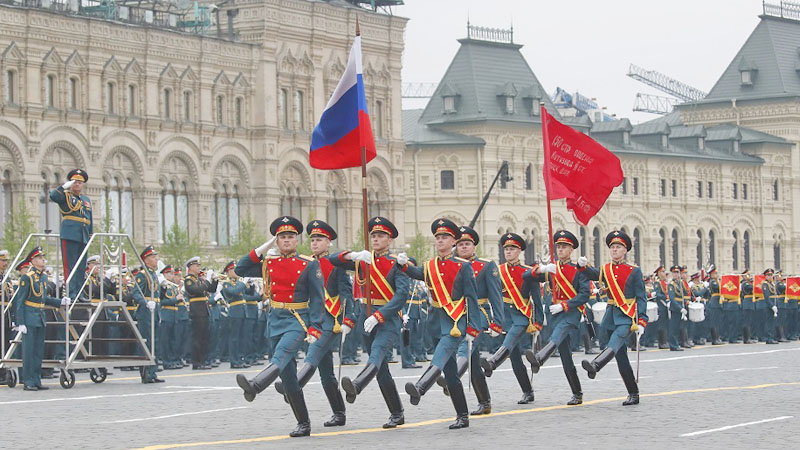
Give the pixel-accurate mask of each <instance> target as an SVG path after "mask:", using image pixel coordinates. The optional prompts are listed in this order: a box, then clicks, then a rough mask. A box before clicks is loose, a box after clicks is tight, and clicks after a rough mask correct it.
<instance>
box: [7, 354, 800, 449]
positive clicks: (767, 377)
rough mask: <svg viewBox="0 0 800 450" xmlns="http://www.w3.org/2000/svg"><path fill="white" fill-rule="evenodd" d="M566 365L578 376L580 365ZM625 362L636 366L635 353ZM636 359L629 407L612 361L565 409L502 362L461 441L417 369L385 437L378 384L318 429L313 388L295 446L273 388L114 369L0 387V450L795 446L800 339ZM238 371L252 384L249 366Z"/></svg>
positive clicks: (557, 373) (227, 375)
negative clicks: (146, 379)
mask: <svg viewBox="0 0 800 450" xmlns="http://www.w3.org/2000/svg"><path fill="white" fill-rule="evenodd" d="M573 357H574V359H575V361H576V364H577V365H578V367H580V365H579V364H580V361H581V360H582V359H583V358H584V355H583V354H581V353H575V354H574V355H573ZM631 359H632V360H633V361H635V355H631ZM641 360H642V361H641V369H640V370H641V372H640V374H641V380H640V391H641V393H642V402H641V404H640V405H638V406H632V407H622V406H621V402H622V400H623V399H624V396H625V395H626V392H625V387H624V386H623V384H622V381H621V380H620V377H619V374H618V373H617V371H616V366H615V365H614V363H613V362H612V363H611V364H609V366H607V367H606V368H605V369H604V370H603V371H602V372H601V373H600V374H599V375H598V378H597V379H596V380H589V379H588V378H587V377H586V375H585V372H584V371H583V370H582V369H580V368H579V374H580V377H581V382H582V383H583V391H584V400H585V402H584V404H583V405H581V406H575V407H567V406H564V403H565V402H566V401H567V400H568V399H569V397H570V392H569V387H568V385H567V381H566V379H565V377H564V375H563V372H562V371H561V369H560V365H559V364H560V361H559V360H558V358H553V359H551V360H550V361H548V363H547V364H546V365H545V367H544V368H543V369H542V371H541V372H540V373H539V374H538V375H536V379H535V382H534V385H535V387H536V402H535V403H534V404H532V405H517V403H516V401H517V400H518V399H519V397H520V394H521V392H520V389H519V387H518V386H517V383H516V380H515V378H514V376H513V374H512V373H511V370H510V369H511V366H510V363H506V364H504V365H503V366H502V367H501V368H500V370H498V371H497V372H495V374H494V375H493V376H492V378H490V379H489V387H490V389H491V392H492V399H493V411H494V413H493V414H492V415H490V416H483V417H479V418H476V417H473V418H472V420H471V424H470V427H469V428H468V429H464V430H459V431H451V430H448V429H447V426H448V425H449V423H451V422H452V420H453V417H454V412H453V407H452V404H451V402H450V400H449V398H448V397H445V396H444V395H442V393H441V390H440V389H439V388H438V387H436V386H434V388H433V389H432V390H431V391H430V392H429V393H428V394H427V395H426V396H424V397H423V399H422V402H421V403H420V405H419V406H411V405H410V404H409V402H408V396H407V395H405V394H404V389H403V386H404V385H405V383H406V382H409V381H415V380H416V379H417V377H419V375H420V374H421V373H422V371H423V370H424V369H401V368H400V365H399V364H392V365H391V366H390V367H391V371H392V374H393V375H394V376H395V380H396V382H397V384H398V390H399V391H400V392H401V397H402V398H403V402H404V404H405V417H406V425H405V426H404V427H401V428H399V429H395V430H388V431H387V430H383V429H382V428H381V427H380V426H381V424H383V423H384V422H385V420H386V419H387V418H388V415H389V413H388V411H387V409H386V406H385V404H384V403H383V399H382V396H381V394H380V390H379V389H378V386H377V383H375V382H373V383H372V384H371V385H370V386H369V387H367V389H366V390H365V392H364V393H363V394H362V395H361V396H359V398H358V400H357V401H356V403H355V404H353V405H349V404H348V411H347V413H348V417H347V426H345V427H340V428H334V429H331V428H324V427H323V426H322V422H324V421H325V420H327V419H328V418H329V416H330V408H329V407H328V404H327V401H326V399H325V395H324V393H323V391H322V389H321V387H320V385H319V382H318V380H317V379H316V378H315V379H314V380H313V381H312V382H311V383H309V385H308V386H307V387H306V389H305V393H306V394H305V396H306V402H307V404H308V407H309V410H310V413H311V421H312V437H310V438H300V439H290V438H288V436H287V434H288V432H289V431H291V430H292V429H294V426H295V420H294V417H293V416H292V413H291V410H290V408H289V406H288V405H287V404H285V403H284V402H283V400H282V399H281V398H280V396H279V395H278V394H277V393H276V392H275V390H274V389H273V388H272V387H270V388H269V389H268V390H267V391H265V392H264V393H263V394H262V395H260V396H259V397H258V398H257V399H256V401H255V402H253V403H247V402H245V401H244V400H243V398H242V395H241V391H240V390H239V389H238V388H237V387H236V383H235V380H234V374H235V373H237V372H239V371H233V370H230V369H227V368H226V365H223V366H221V367H219V368H217V369H215V370H212V371H203V372H198V371H194V372H193V371H191V370H187V369H183V370H178V371H164V372H161V373H160V374H159V375H160V376H161V377H162V378H164V379H165V380H166V383H163V384H149V385H143V384H141V383H139V381H138V376H136V372H123V371H120V370H117V369H114V370H113V372H114V373H113V375H111V376H109V378H108V380H106V381H105V382H104V383H102V384H94V383H92V382H91V381H90V380H89V377H88V375H87V374H77V377H78V381H77V383H76V385H75V387H73V388H72V389H69V390H65V389H62V388H61V387H60V386H59V385H58V381H57V380H56V379H51V380H45V384H46V385H48V386H50V387H51V389H50V390H48V391H46V392H23V391H22V389H21V387H20V386H18V387H16V388H14V389H8V388H5V387H2V388H0V414H2V417H3V427H2V434H3V436H2V440H0V448H51V449H79V448H80V449H132V448H141V447H146V448H153V449H158V448H181V447H194V448H216V449H228V448H233V449H246V448H269V447H278V446H280V447H282V448H308V449H319V448H321V447H328V448H340V447H344V446H348V447H351V448H366V447H367V446H377V445H380V447H381V448H382V449H388V448H444V447H454V446H465V447H469V448H478V447H486V446H489V445H496V444H502V445H504V446H506V445H511V446H522V445H525V446H531V445H537V446H539V445H555V446H558V447H560V448H564V447H566V446H586V448H592V449H596V448H621V447H623V446H627V447H631V448H643V447H647V448H648V449H652V448H669V447H674V446H676V445H677V446H681V447H702V448H723V447H724V448H768V447H772V448H786V446H787V443H790V442H794V443H795V446H796V445H797V443H798V440H797V439H798V438H797V434H796V431H795V430H796V429H797V428H798V426H800V407H798V405H800V370H799V369H800V343H798V342H792V343H784V344H781V345H764V344H751V345H741V344H739V345H725V346H718V347H712V346H710V345H706V346H703V347H696V348H695V349H692V350H688V351H685V352H682V353H675V352H669V351H653V350H649V351H646V352H642V354H641ZM633 361H632V362H633ZM634 364H635V363H634ZM359 370H360V367H359V366H345V367H344V368H343V371H342V373H343V375H349V376H355V374H356V373H358V371H359ZM245 372H246V373H248V374H249V375H252V374H254V373H256V372H257V370H256V369H255V368H251V369H247V370H246V371H245ZM464 382H465V383H466V382H467V379H466V377H465V378H464ZM467 398H468V401H469V403H470V407H472V406H474V405H475V399H474V394H473V393H471V392H467ZM734 425H740V426H737V427H731V426H734ZM724 427H729V428H724ZM623 428H624V429H625V431H622V429H623ZM683 435H686V436H683ZM790 447H791V445H790ZM512 448H514V447H512Z"/></svg>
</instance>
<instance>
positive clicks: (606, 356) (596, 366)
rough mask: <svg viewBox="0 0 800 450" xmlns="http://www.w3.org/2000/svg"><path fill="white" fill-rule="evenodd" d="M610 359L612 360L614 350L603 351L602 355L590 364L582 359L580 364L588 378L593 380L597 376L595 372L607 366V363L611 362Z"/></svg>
mask: <svg viewBox="0 0 800 450" xmlns="http://www.w3.org/2000/svg"><path fill="white" fill-rule="evenodd" d="M612 358H614V350H611V349H610V348H606V349H605V350H603V352H602V353H600V354H599V355H597V356H596V357H595V358H594V359H593V360H592V361H591V362H589V361H588V360H586V359H584V360H583V361H582V362H581V366H582V367H583V368H584V369H586V371H587V372H588V373H589V378H591V379H592V380H594V377H596V376H597V372H599V371H600V369H602V368H603V367H605V365H606V364H608V362H609V361H611V359H612Z"/></svg>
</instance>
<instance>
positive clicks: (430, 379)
mask: <svg viewBox="0 0 800 450" xmlns="http://www.w3.org/2000/svg"><path fill="white" fill-rule="evenodd" d="M441 373H442V369H440V368H438V367H436V366H434V365H433V364H431V365H429V366H428V368H427V369H425V372H424V373H423V374H422V376H421V377H419V380H417V382H416V383H411V382H409V383H406V393H407V394H408V395H409V396H411V404H412V405H419V401H420V399H422V396H423V395H425V393H426V392H428V390H429V389H430V388H431V386H433V383H435V382H436V379H437V378H439V375H440V374H441Z"/></svg>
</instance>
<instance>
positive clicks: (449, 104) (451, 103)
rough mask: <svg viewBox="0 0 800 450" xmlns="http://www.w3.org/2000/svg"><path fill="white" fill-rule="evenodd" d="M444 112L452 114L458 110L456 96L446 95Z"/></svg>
mask: <svg viewBox="0 0 800 450" xmlns="http://www.w3.org/2000/svg"><path fill="white" fill-rule="evenodd" d="M444 112H445V114H452V113H454V112H456V98H455V96H448V97H444Z"/></svg>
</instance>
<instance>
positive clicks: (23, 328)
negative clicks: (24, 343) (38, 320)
mask: <svg viewBox="0 0 800 450" xmlns="http://www.w3.org/2000/svg"><path fill="white" fill-rule="evenodd" d="M17 329H18V330H19V331H21V332H22V334H28V327H26V326H25V325H20V326H19V327H17Z"/></svg>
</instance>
